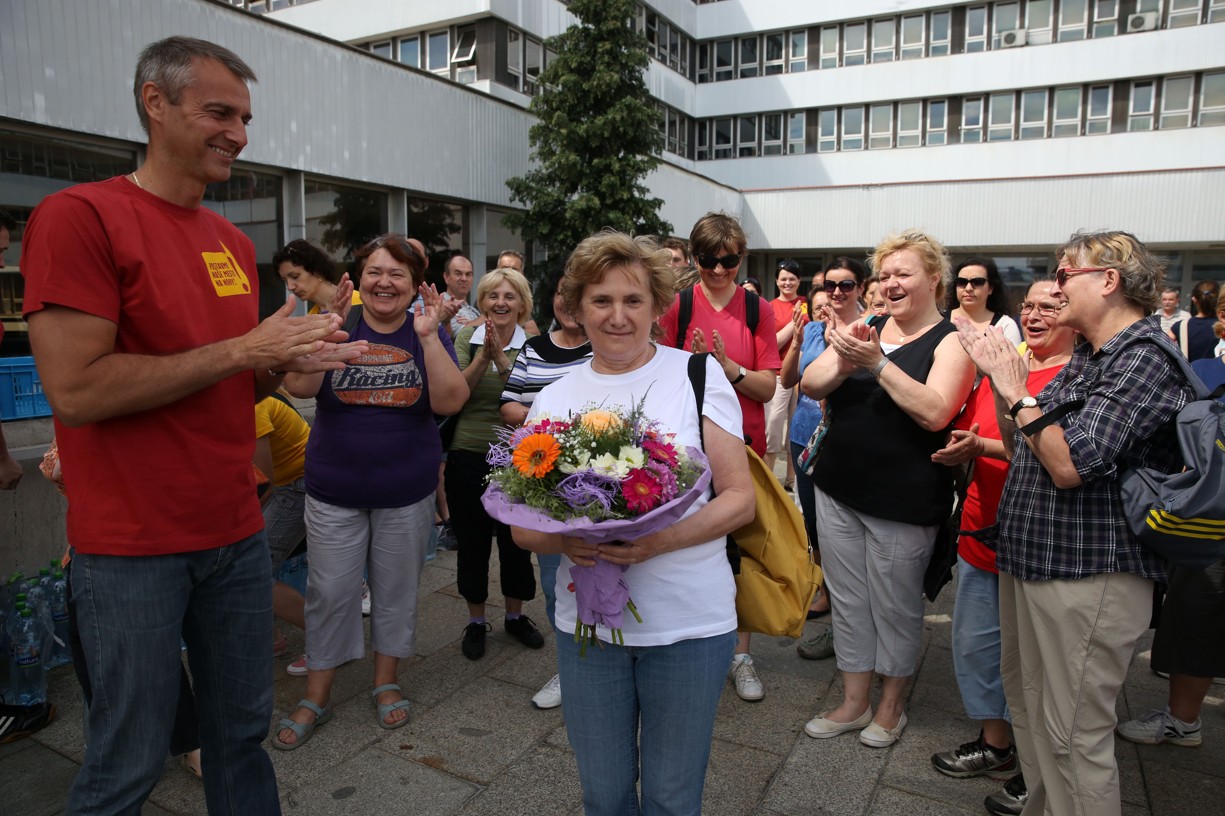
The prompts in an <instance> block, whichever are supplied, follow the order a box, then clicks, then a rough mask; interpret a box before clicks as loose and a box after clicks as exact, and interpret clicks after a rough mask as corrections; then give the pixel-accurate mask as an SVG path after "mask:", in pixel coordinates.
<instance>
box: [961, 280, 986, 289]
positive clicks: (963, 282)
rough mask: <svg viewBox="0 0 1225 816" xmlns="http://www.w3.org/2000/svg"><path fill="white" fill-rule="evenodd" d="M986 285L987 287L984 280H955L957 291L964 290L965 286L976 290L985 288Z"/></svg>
mask: <svg viewBox="0 0 1225 816" xmlns="http://www.w3.org/2000/svg"><path fill="white" fill-rule="evenodd" d="M986 285H987V279H986V278H958V279H957V288H958V289H964V288H966V287H967V286H973V287H974V288H975V289H977V288H978V287H980V286H986Z"/></svg>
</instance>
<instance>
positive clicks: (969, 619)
mask: <svg viewBox="0 0 1225 816" xmlns="http://www.w3.org/2000/svg"><path fill="white" fill-rule="evenodd" d="M953 670H954V672H955V673H956V675H957V687H958V688H960V689H961V702H962V704H963V705H964V706H965V707H966V716H968V717H969V718H970V719H972V720H1009V721H1011V717H1009V716H1008V701H1007V700H1005V699H1004V678H1003V677H1002V676H1001V674H1000V576H999V575H997V574H995V573H994V572H987V571H986V570H980V569H979V568H978V567H975V566H973V565H972V564H968V563H966V561H965V559H962V558H958V559H957V599H956V601H955V602H954V603H953Z"/></svg>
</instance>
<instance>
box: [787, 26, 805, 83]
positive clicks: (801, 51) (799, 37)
mask: <svg viewBox="0 0 1225 816" xmlns="http://www.w3.org/2000/svg"><path fill="white" fill-rule="evenodd" d="M787 70H788V71H790V72H791V73H793V74H798V73H799V72H800V71H807V70H808V30H807V29H802V30H800V31H792V32H791V63H790V65H788V67H787Z"/></svg>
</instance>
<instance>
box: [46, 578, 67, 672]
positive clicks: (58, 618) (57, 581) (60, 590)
mask: <svg viewBox="0 0 1225 816" xmlns="http://www.w3.org/2000/svg"><path fill="white" fill-rule="evenodd" d="M49 593H50V596H51V604H50V605H51V627H52V630H53V631H54V633H55V645H54V646H52V647H51V659H50V660H49V661H48V662H47V668H49V669H54V668H55V667H56V666H63V665H64V664H66V663H71V662H72V654H71V653H70V652H69V649H68V581H67V580H65V579H64V573H63V572H62V571H60V570H58V569H57V570H55V572H53V573H51V586H50V590H49Z"/></svg>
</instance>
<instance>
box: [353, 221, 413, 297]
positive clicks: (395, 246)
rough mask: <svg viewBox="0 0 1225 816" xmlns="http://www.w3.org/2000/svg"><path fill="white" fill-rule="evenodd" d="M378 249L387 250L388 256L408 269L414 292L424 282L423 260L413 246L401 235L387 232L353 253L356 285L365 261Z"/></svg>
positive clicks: (364, 268) (359, 279)
mask: <svg viewBox="0 0 1225 816" xmlns="http://www.w3.org/2000/svg"><path fill="white" fill-rule="evenodd" d="M380 249H385V250H387V254H388V255H390V256H391V257H392V258H394V259H395V260H396V261H398V262H399V263H402V264H404V265H405V266H407V267H408V270H409V271H410V272H411V273H412V275H413V289H414V290H416V288H417V287H418V286H420V285H421V284H422V283H424V282H425V258H423V257H422V256H421V253H420V252H418V251H417V250H416V249H414V248H413V245H412V244H410V243H409V242H408V239H407V238H405V237H404V236H403V235H400V234H398V233H395V232H389V233H387V234H386V235H380V236H379V237H378V238H375V239H374V240H373V241H369V242H368V243H366V244H364V245H363V246H362V247H361V248H359V249H358V250H357V251H356V252H354V253H353V263H354V264H355V265H356V266H357V281H356V283H358V284H360V283H361V276H362V273H363V272H365V270H366V261H368V260H369V259H370V256H371V255H373V254H374V253H375V252H378V251H379V250H380Z"/></svg>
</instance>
